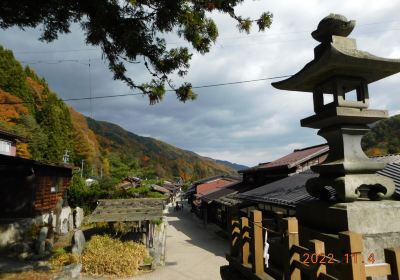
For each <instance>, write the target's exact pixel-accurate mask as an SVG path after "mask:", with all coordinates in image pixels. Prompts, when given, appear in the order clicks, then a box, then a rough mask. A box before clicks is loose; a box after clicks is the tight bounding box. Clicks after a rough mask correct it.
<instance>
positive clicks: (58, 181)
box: [0, 155, 72, 218]
mask: <svg viewBox="0 0 400 280" xmlns="http://www.w3.org/2000/svg"><path fill="white" fill-rule="evenodd" d="M71 177H72V169H71V167H69V166H64V165H52V164H46V163H43V162H39V161H35V160H31V159H25V158H20V157H14V156H6V155H0V186H1V188H0V203H1V205H2V208H1V212H0V218H14V217H18V218H26V217H36V216H37V215H40V214H43V213H47V212H49V211H51V210H53V209H54V208H55V207H56V204H57V202H58V201H59V200H60V199H62V198H63V197H64V195H65V191H66V189H67V187H68V185H69V183H70V180H71Z"/></svg>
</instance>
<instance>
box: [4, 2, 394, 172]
mask: <svg viewBox="0 0 400 280" xmlns="http://www.w3.org/2000/svg"><path fill="white" fill-rule="evenodd" d="M367 3H368V4H367ZM399 10H400V1H392V0H381V1H355V0H352V1H344V0H336V1H324V0H320V1H318V0H307V1H304V0H287V1H279V0H270V1H265V0H264V1H252V0H247V1H244V3H243V4H242V5H240V6H239V7H237V9H236V12H237V14H240V15H243V16H245V17H248V16H249V17H252V18H257V16H259V15H260V14H261V12H262V11H270V12H272V13H273V15H274V18H273V23H272V26H271V28H270V29H269V30H267V31H265V32H263V33H259V32H258V30H257V28H256V27H254V28H253V30H252V32H251V33H250V35H246V34H243V33H240V32H239V31H238V30H237V28H236V23H235V22H234V21H233V20H232V19H231V18H230V17H229V16H227V15H223V14H218V13H213V14H211V15H210V16H211V17H212V18H213V19H214V20H215V22H216V23H217V25H218V29H219V38H218V39H217V42H216V44H215V45H214V46H213V47H212V50H211V51H210V52H209V53H207V54H205V55H201V54H197V53H195V54H194V55H193V59H192V61H191V63H190V65H191V67H190V70H189V73H188V75H187V76H185V79H184V80H181V79H179V78H175V81H176V84H179V83H180V82H183V81H187V82H191V83H192V84H193V85H194V86H201V85H209V84H218V83H229V82H236V81H246V80H254V79H264V78H273V77H277V76H285V75H292V74H294V73H296V72H298V71H299V70H300V69H301V68H303V66H304V65H305V64H306V63H308V62H309V61H311V60H312V59H313V48H314V47H315V46H316V45H317V44H318V42H316V41H315V40H314V39H313V38H312V37H311V35H310V33H311V32H312V31H313V30H315V29H316V27H317V25H318V23H319V21H320V20H321V19H322V18H324V17H325V16H327V15H329V14H330V13H338V14H343V15H345V16H346V17H347V18H348V19H353V20H356V22H357V23H356V27H355V29H354V31H353V32H352V34H351V35H350V36H349V37H351V38H355V39H356V40H357V45H358V48H359V49H361V50H365V51H368V52H370V53H372V54H374V55H378V56H382V57H388V58H400V36H399V33H400V19H399V17H398V11H399ZM39 36H40V28H37V29H26V30H20V29H17V28H11V29H7V30H0V44H1V45H3V46H4V47H6V48H8V49H11V50H13V51H14V55H15V56H16V58H17V59H18V60H20V61H22V63H23V64H24V65H30V66H31V67H32V68H34V69H35V70H36V72H37V73H38V74H39V75H41V76H43V77H44V78H45V79H46V80H47V82H48V84H49V85H50V87H51V88H52V89H53V90H54V91H55V92H56V93H57V94H58V95H59V96H60V97H61V98H63V99H68V98H79V97H89V96H103V95H117V94H125V93H131V92H132V90H130V89H129V88H128V87H127V86H126V85H125V84H124V83H122V82H119V81H114V80H113V79H112V74H111V73H110V72H109V70H108V67H107V64H106V62H105V61H103V60H102V59H101V51H100V49H99V48H98V47H94V46H91V45H85V39H84V34H83V32H82V31H81V30H80V29H79V26H77V25H74V26H72V29H71V33H69V34H67V35H61V36H60V37H59V39H58V40H56V41H54V42H52V43H43V42H40V41H39V40H38V38H39ZM167 42H168V44H169V46H171V47H175V46H177V45H183V46H187V43H185V42H184V41H183V40H182V39H180V38H178V37H174V36H170V35H168V37H167ZM59 60H64V61H62V62H59ZM66 60H70V61H66ZM89 61H90V67H89ZM128 69H129V75H130V76H131V77H133V79H134V80H135V81H139V82H145V81H148V80H149V79H150V76H149V75H148V73H147V72H146V70H145V69H143V66H142V65H139V64H132V65H129V66H128ZM278 80H280V79H271V80H266V81H259V82H251V83H242V84H235V85H227V86H220V87H209V88H203V89H198V90H196V93H197V94H198V98H197V100H195V101H190V102H186V103H181V102H179V101H178V100H177V99H176V97H175V95H174V94H173V93H167V94H166V96H165V98H164V100H163V101H162V102H161V103H159V104H156V105H149V102H148V99H147V98H146V97H142V96H140V95H137V96H127V97H118V98H110V99H96V100H92V101H89V100H86V101H69V102H67V103H68V104H69V105H71V106H72V107H74V108H75V109H76V110H78V111H79V112H81V113H83V114H85V115H87V116H91V117H93V118H95V119H97V120H103V121H108V122H113V123H116V124H118V125H120V126H122V127H123V128H125V129H127V130H129V131H131V132H133V133H136V134H139V135H142V136H149V137H154V138H157V139H159V140H161V141H165V142H167V143H169V144H172V145H174V146H177V147H179V148H182V149H185V150H190V151H194V152H196V153H198V154H200V155H203V156H208V157H212V158H215V159H222V160H228V161H231V162H235V163H239V164H244V165H247V166H254V165H256V164H258V163H261V162H267V161H271V160H274V159H276V158H278V157H280V156H283V155H285V154H287V153H290V152H291V151H293V149H297V148H304V147H307V146H311V145H316V144H321V143H324V142H325V140H324V139H323V138H321V137H319V136H317V134H316V133H317V131H316V130H313V129H310V128H302V127H300V119H302V118H305V117H308V116H310V115H312V114H313V104H312V94H311V93H303V92H289V91H280V90H277V89H275V88H273V87H272V86H271V82H274V81H278ZM399 88H400V75H399V74H396V75H393V76H391V77H389V78H386V79H384V80H381V81H378V82H376V83H374V84H372V85H370V108H374V109H385V110H388V111H389V115H395V114H399V113H400V93H399Z"/></svg>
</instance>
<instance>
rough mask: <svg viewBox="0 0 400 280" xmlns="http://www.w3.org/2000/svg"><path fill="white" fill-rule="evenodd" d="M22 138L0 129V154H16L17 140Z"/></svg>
mask: <svg viewBox="0 0 400 280" xmlns="http://www.w3.org/2000/svg"><path fill="white" fill-rule="evenodd" d="M22 139H23V138H22V137H21V136H19V135H17V134H14V133H10V132H7V131H4V130H0V154H2V155H7V156H14V157H15V156H16V154H17V142H18V141H20V140H22Z"/></svg>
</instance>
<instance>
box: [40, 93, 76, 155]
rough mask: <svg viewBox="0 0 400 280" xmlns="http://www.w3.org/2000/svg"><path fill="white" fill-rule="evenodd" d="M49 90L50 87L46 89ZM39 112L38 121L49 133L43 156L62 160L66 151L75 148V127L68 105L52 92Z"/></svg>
mask: <svg viewBox="0 0 400 280" xmlns="http://www.w3.org/2000/svg"><path fill="white" fill-rule="evenodd" d="M46 90H48V89H46ZM47 96H48V97H47V102H44V104H43V108H42V110H41V111H40V112H39V113H38V122H39V124H40V126H41V128H42V129H43V132H44V134H46V135H47V148H46V151H45V153H44V155H43V158H44V159H46V160H49V161H51V162H61V161H62V158H63V154H64V151H65V150H66V149H67V150H69V151H72V150H73V142H72V141H73V135H72V131H73V127H72V123H71V117H70V114H69V111H68V108H67V106H66V105H65V104H64V103H63V102H62V101H61V100H60V99H58V98H57V96H56V95H55V94H53V93H51V92H48V93H47Z"/></svg>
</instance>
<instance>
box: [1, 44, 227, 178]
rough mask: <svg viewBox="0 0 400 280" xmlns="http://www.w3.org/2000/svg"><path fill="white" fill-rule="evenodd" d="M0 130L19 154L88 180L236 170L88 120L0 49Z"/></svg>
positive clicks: (205, 174)
mask: <svg viewBox="0 0 400 280" xmlns="http://www.w3.org/2000/svg"><path fill="white" fill-rule="evenodd" d="M0 103H1V106H0V129H3V130H6V131H10V132H14V133H17V134H20V135H21V136H24V137H25V139H26V140H27V141H26V143H21V144H18V147H17V155H18V156H21V157H26V158H32V159H36V160H42V161H47V162H52V163H60V162H61V161H62V159H63V155H64V153H66V152H68V153H69V156H70V161H69V162H70V163H72V164H74V165H75V166H81V165H82V164H83V165H84V169H83V170H84V174H85V175H86V176H99V175H106V176H108V175H109V176H112V177H114V178H117V179H118V178H123V177H124V176H127V175H136V176H142V177H146V178H155V177H159V178H164V179H174V178H177V177H181V178H183V179H184V180H185V181H190V180H197V179H200V178H203V177H208V176H213V175H217V174H233V173H235V170H234V169H232V168H230V167H229V166H226V165H223V164H220V163H218V162H216V161H215V160H212V159H209V158H205V157H201V156H199V155H197V154H195V153H193V152H190V151H185V150H182V149H179V148H177V147H174V146H172V145H169V144H167V143H164V142H162V141H159V140H156V139H153V138H150V137H142V136H139V135H136V134H134V133H132V132H129V131H127V130H125V129H123V128H122V127H120V126H118V125H116V124H112V123H108V122H104V121H97V120H94V119H91V118H87V117H85V116H84V115H82V114H80V113H79V112H77V111H76V110H74V109H73V108H72V107H69V106H67V105H66V104H65V103H64V102H63V101H62V100H61V99H60V98H58V97H57V94H56V93H54V92H53V91H52V90H51V89H50V88H49V86H48V84H47V82H46V81H45V80H44V79H43V78H41V77H39V76H38V75H37V74H36V73H35V72H34V71H33V70H32V69H31V68H29V67H26V68H23V67H22V65H21V64H20V63H19V62H18V61H17V60H16V59H15V58H14V56H13V53H12V52H11V51H10V50H6V49H4V48H3V47H1V46H0Z"/></svg>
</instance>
